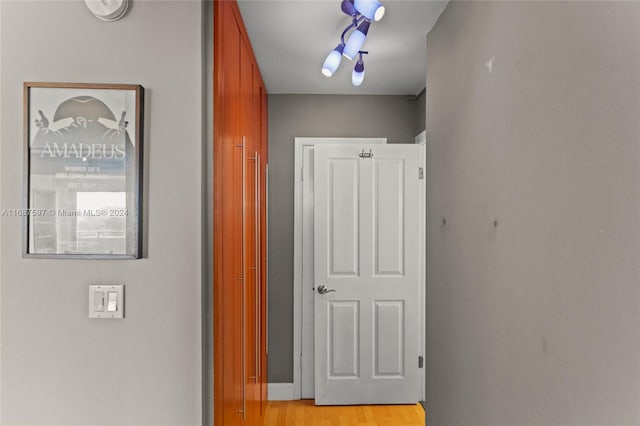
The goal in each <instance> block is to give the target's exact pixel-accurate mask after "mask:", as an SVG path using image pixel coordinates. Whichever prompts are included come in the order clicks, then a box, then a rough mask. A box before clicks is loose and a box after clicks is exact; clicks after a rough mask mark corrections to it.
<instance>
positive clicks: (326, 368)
mask: <svg viewBox="0 0 640 426" xmlns="http://www.w3.org/2000/svg"><path fill="white" fill-rule="evenodd" d="M369 149H371V152H372V153H373V156H372V158H362V157H361V156H359V154H360V153H361V152H362V146H359V147H358V146H333V147H329V146H326V147H322V146H319V147H316V148H315V153H314V174H315V175H314V194H315V200H314V204H315V216H314V225H315V232H314V246H315V268H314V276H315V285H316V290H317V289H318V286H320V285H325V286H326V287H327V288H328V289H333V290H335V291H334V292H329V293H326V294H319V293H318V292H317V291H316V293H315V296H314V298H315V301H314V303H315V313H314V317H315V364H316V368H315V398H316V404H318V405H337V404H377V403H386V404H390V403H415V402H416V401H417V400H418V354H419V346H418V345H419V342H420V341H421V339H420V336H419V332H418V331H419V328H420V320H419V306H420V305H419V296H420V288H419V285H420V284H419V283H420V259H419V255H418V253H420V246H419V243H420V241H419V232H417V229H418V227H419V223H418V220H419V217H420V216H419V211H420V209H419V205H418V199H419V197H418V194H419V192H418V191H419V181H418V167H419V165H420V154H419V153H420V152H421V151H420V147H418V146H415V145H395V146H393V145H384V146H366V148H365V151H366V152H369Z"/></svg>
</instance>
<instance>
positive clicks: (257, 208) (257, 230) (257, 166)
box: [254, 151, 262, 383]
mask: <svg viewBox="0 0 640 426" xmlns="http://www.w3.org/2000/svg"><path fill="white" fill-rule="evenodd" d="M255 159H256V162H255V182H254V185H255V200H254V202H255V208H254V214H255V233H256V235H255V244H256V279H255V286H256V289H255V304H256V305H255V310H256V311H255V315H256V321H255V322H256V324H255V325H256V333H255V338H256V341H255V345H256V348H255V356H256V359H255V364H256V365H255V368H256V376H255V383H258V378H259V377H260V311H261V310H260V273H261V271H262V262H261V258H260V154H259V153H258V151H256V153H255Z"/></svg>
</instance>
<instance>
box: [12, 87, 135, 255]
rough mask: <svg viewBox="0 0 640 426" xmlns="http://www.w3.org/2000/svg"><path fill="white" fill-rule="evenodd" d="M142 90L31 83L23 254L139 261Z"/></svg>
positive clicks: (27, 93) (26, 97) (26, 119)
mask: <svg viewBox="0 0 640 426" xmlns="http://www.w3.org/2000/svg"><path fill="white" fill-rule="evenodd" d="M143 105H144V88H143V87H142V86H140V85H120V84H77V83H29V82H27V83H24V144H25V164H24V173H25V176H24V185H25V187H24V204H25V209H24V229H23V238H24V241H23V247H24V249H23V255H24V256H25V257H48V258H98V259H138V258H140V256H141V243H142V235H141V231H142V226H141V217H142V206H141V185H142V140H143V138H142V129H143V123H142V120H143Z"/></svg>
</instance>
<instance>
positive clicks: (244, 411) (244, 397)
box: [240, 136, 247, 420]
mask: <svg viewBox="0 0 640 426" xmlns="http://www.w3.org/2000/svg"><path fill="white" fill-rule="evenodd" d="M245 147H246V144H245V137H244V136H243V137H242V244H241V245H240V247H241V250H242V276H243V278H242V280H241V281H240V282H241V283H242V302H241V304H242V308H241V316H242V321H241V324H240V326H241V327H242V333H241V334H242V335H241V338H242V346H241V347H242V357H241V358H242V361H241V362H242V409H241V410H240V413H241V414H242V420H247V366H246V364H247V362H246V361H247V355H246V352H247V347H246V342H245V340H246V330H245V327H246V322H245V318H244V316H245V313H246V312H245V305H246V294H245V284H246V279H245V278H244V277H246V270H245V267H246V266H247V262H246V261H247V259H246V253H245V249H244V247H245V246H244V244H245V227H246V225H245V219H246V217H245V207H246V206H245V196H246V189H245V187H246V180H247V177H246V173H247V170H246V169H247V168H246V165H245V157H246V156H245V152H246V151H245V150H246V148H245Z"/></svg>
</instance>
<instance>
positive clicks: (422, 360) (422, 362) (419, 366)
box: [418, 356, 424, 368]
mask: <svg viewBox="0 0 640 426" xmlns="http://www.w3.org/2000/svg"><path fill="white" fill-rule="evenodd" d="M422 367H424V358H423V357H421V356H419V357H418V368H422Z"/></svg>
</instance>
